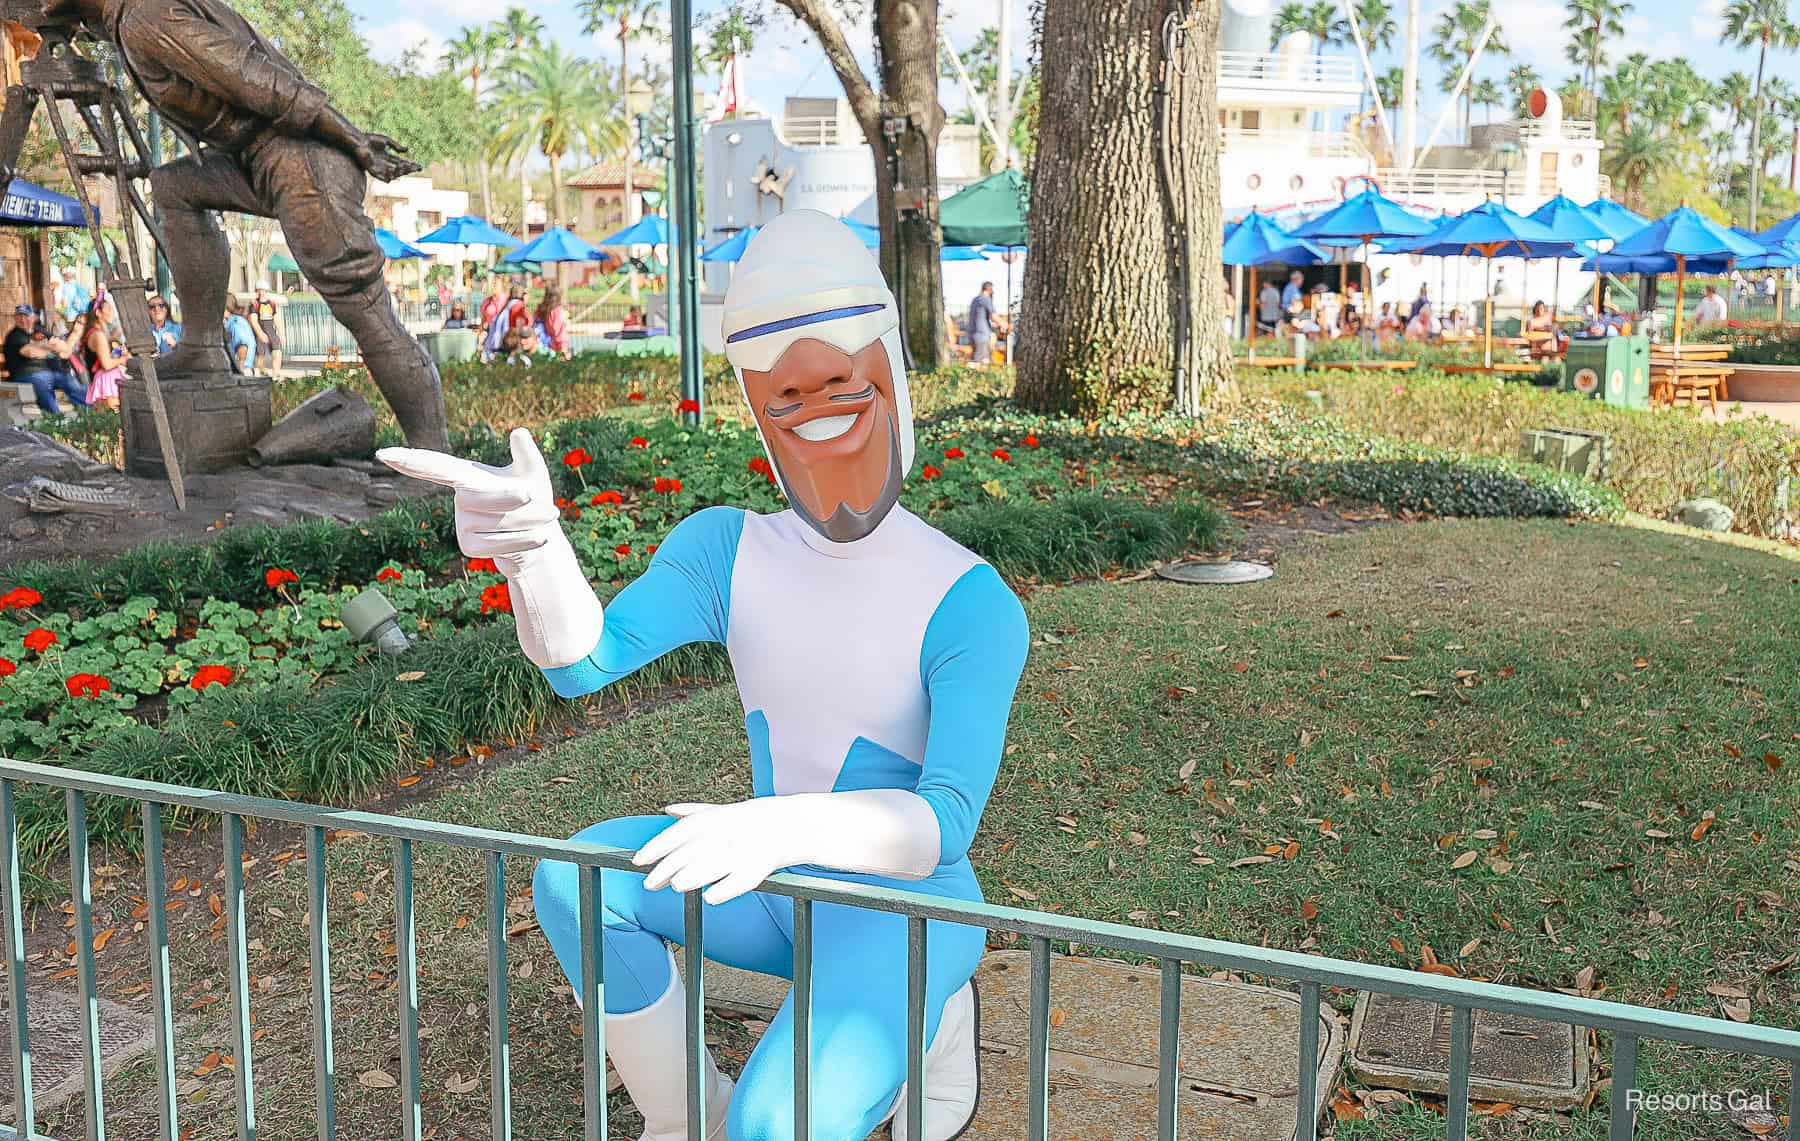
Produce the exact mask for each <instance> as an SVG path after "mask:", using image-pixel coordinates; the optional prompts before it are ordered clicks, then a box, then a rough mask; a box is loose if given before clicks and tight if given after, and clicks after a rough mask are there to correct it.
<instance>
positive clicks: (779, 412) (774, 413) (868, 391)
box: [763, 384, 875, 420]
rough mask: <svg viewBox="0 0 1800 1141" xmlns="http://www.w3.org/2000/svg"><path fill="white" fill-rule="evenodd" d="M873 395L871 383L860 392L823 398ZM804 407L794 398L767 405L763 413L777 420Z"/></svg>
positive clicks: (863, 397) (873, 390)
mask: <svg viewBox="0 0 1800 1141" xmlns="http://www.w3.org/2000/svg"><path fill="white" fill-rule="evenodd" d="M874 395H875V386H874V385H873V384H871V385H869V386H868V387H867V388H864V389H863V390H862V391H861V392H839V393H834V394H833V395H831V396H827V397H826V398H825V399H827V400H867V399H869V398H870V397H872V396H874ZM804 407H806V404H805V402H804V401H799V400H796V401H795V402H794V403H792V404H783V405H781V406H780V407H776V406H774V405H769V406H767V407H765V408H764V409H763V413H764V414H765V415H767V416H768V417H769V419H771V420H779V419H780V418H781V417H783V416H789V415H792V414H793V413H795V412H798V411H799V410H800V409H802V408H804Z"/></svg>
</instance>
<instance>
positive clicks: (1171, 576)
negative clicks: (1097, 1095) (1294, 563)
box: [1156, 559, 1275, 586]
mask: <svg viewBox="0 0 1800 1141" xmlns="http://www.w3.org/2000/svg"><path fill="white" fill-rule="evenodd" d="M1274 575H1275V568H1274V567H1272V566H1270V565H1269V564H1267V563H1252V562H1246V561H1244V560H1242V559H1227V560H1226V561H1224V562H1185V563H1165V564H1164V565H1162V566H1160V567H1157V568H1156V577H1158V578H1165V579H1168V580H1169V581H1170V582H1179V583H1186V584H1188V585H1190V586H1236V585H1238V584H1239V583H1245V582H1261V581H1262V580H1263V579H1265V578H1273V577H1274Z"/></svg>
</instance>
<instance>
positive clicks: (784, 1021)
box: [532, 816, 986, 1141]
mask: <svg viewBox="0 0 1800 1141" xmlns="http://www.w3.org/2000/svg"><path fill="white" fill-rule="evenodd" d="M674 822H675V821H674V818H673V817H669V816H629V817H623V818H621V819H618V820H608V821H605V822H603V823H600V824H596V825H594V826H593V827H591V828H587V829H584V830H583V831H581V832H579V833H577V834H576V836H575V839H576V840H580V841H583V842H586V843H590V844H610V845H613V846H615V847H620V848H629V849H632V850H636V849H637V848H641V847H642V846H643V845H644V844H645V843H647V842H648V841H649V840H650V839H651V838H652V837H653V836H655V835H656V834H657V833H659V832H661V831H662V830H663V829H664V828H667V827H668V826H669V825H670V824H673V823H674ZM815 874H819V873H815ZM830 876H831V878H833V879H843V880H851V881H854V882H857V883H870V884H881V885H885V886H890V887H901V888H909V889H912V890H915V891H924V892H929V893H931V894H933V895H943V896H950V897H953V898H958V899H979V898H980V889H979V888H978V887H977V885H976V882H975V874H974V871H973V869H971V868H970V867H969V864H968V862H967V861H966V860H964V861H961V862H959V863H957V864H954V865H951V866H950V867H948V868H940V869H939V870H938V872H937V873H936V874H935V875H933V876H932V877H931V878H930V879H928V880H925V881H923V882H916V883H915V882H903V881H900V880H892V879H886V878H883V877H880V876H859V875H849V874H845V873H830ZM578 880H579V876H578V875H577V871H576V868H575V865H573V864H564V863H553V862H549V861H545V862H543V863H540V864H538V866H537V874H536V876H535V877H534V880H533V887H532V897H533V899H534V901H535V903H536V906H537V917H538V925H539V926H540V927H542V928H543V931H544V934H545V936H546V937H548V938H549V940H550V946H551V948H552V949H554V950H555V952H556V957H557V960H558V961H559V962H561V964H562V969H563V974H564V975H566V976H567V977H568V979H569V982H570V984H571V985H573V986H574V987H575V988H576V990H577V991H578V992H579V990H580V987H581V982H580V979H581V958H580V957H581V902H580V896H579V895H578V887H577V884H578ZM600 890H601V912H602V914H601V926H602V941H603V943H604V945H605V948H604V954H605V964H606V979H605V986H604V997H605V1003H606V1010H607V1013H609V1014H629V1013H631V1012H632V1011H636V1010H642V1009H643V1008H644V1007H646V1006H649V1005H650V1004H651V1003H652V1002H654V1001H656V1000H657V999H658V998H661V997H662V996H663V994H664V993H665V992H666V991H667V990H668V986H669V960H668V955H667V953H666V952H665V950H664V943H665V941H667V942H672V943H680V942H681V941H682V937H683V933H684V930H685V926H684V917H683V913H682V897H681V895H680V894H679V893H678V892H676V891H674V890H673V889H670V888H664V889H663V890H661V891H645V890H644V880H643V876H641V875H638V874H634V873H631V872H615V871H606V872H603V873H601V885H600ZM705 918H706V957H707V958H708V959H712V960H715V961H717V962H721V963H724V964H726V965H728V966H733V967H739V968H742V969H744V970H749V971H759V972H762V973H764V974H770V975H777V976H780V977H781V978H792V977H793V971H794V957H793V950H794V945H793V935H794V924H793V904H792V901H791V900H789V899H788V898H786V897H785V896H778V895H767V894H764V893H762V892H752V893H750V894H748V895H743V896H739V897H738V898H737V899H734V900H732V901H731V902H729V903H726V904H723V905H721V906H717V907H714V906H712V905H710V904H709V905H707V906H706V909H705ZM928 926H929V930H928V934H927V943H926V947H927V952H928V953H927V961H926V975H925V991H926V998H927V1006H926V1013H925V1033H926V1040H927V1041H929V1040H930V1037H931V1035H933V1034H935V1033H936V1032H937V1024H938V1019H939V1017H940V1016H941V1015H942V1014H943V1011H944V1004H945V1002H947V1001H948V1000H949V998H950V996H951V995H953V994H955V993H956V992H957V991H958V990H960V989H962V986H963V984H964V983H966V982H968V981H969V979H970V978H971V977H973V975H974V974H975V968H976V966H977V965H979V963H980V962H981V955H982V952H983V950H985V948H986V933H985V932H983V931H982V930H981V929H980V928H976V927H963V926H959V925H955V924H948V923H938V922H932V923H931V924H929V925H928ZM813 945H814V953H813V1023H812V1026H813V1030H812V1034H813V1037H812V1043H813V1045H812V1055H813V1062H812V1090H813V1110H812V1112H813V1137H814V1138H815V1141H861V1138H863V1137H866V1136H868V1135H869V1133H870V1132H871V1131H873V1130H874V1129H875V1127H876V1126H877V1125H879V1124H880V1122H881V1119H882V1117H883V1116H884V1115H885V1114H886V1113H887V1111H888V1110H889V1109H890V1108H892V1106H893V1101H894V1094H895V1092H896V1091H897V1090H899V1088H900V1086H901V1084H902V1083H903V1082H904V1081H905V1080H906V920H905V918H904V917H903V916H899V915H892V914H887V913H884V912H877V911H867V910H864V909H862V908H855V907H844V906H839V905H835V904H826V903H820V904H815V905H814V906H813ZM793 1059H794V1038H793V1000H792V998H791V997H790V998H789V999H788V1000H786V1001H784V1002H783V1003H782V1004H781V1010H780V1011H779V1012H778V1013H777V1014H776V1015H775V1019H774V1021H773V1022H771V1023H770V1024H769V1029H768V1031H767V1032H766V1033H765V1034H764V1035H763V1038H762V1041H761V1042H760V1043H759V1044H758V1045H757V1047H756V1049H755V1051H754V1052H752V1053H751V1055H750V1061H749V1062H748V1063H747V1064H746V1065H745V1067H744V1073H743V1076H742V1077H741V1078H740V1079H739V1080H738V1085H737V1091H736V1092H735V1093H734V1094H733V1095H732V1099H731V1115H730V1118H729V1121H728V1124H727V1127H726V1128H727V1133H728V1135H729V1138H730V1141H792V1138H793V1136H794V1123H793V1114H794V1084H793V1080H794V1075H793V1068H794V1067H793Z"/></svg>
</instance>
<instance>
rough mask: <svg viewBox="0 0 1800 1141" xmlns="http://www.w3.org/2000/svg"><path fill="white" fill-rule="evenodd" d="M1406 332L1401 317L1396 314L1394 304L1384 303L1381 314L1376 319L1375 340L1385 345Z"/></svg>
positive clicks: (1390, 302)
mask: <svg viewBox="0 0 1800 1141" xmlns="http://www.w3.org/2000/svg"><path fill="white" fill-rule="evenodd" d="M1404 331H1405V325H1404V324H1403V323H1402V322H1401V320H1400V315H1399V314H1398V313H1396V312H1394V303H1393V302H1392V301H1383V302H1382V303H1381V312H1380V313H1378V314H1377V315H1376V317H1375V339H1376V340H1377V341H1381V342H1384V343H1385V342H1387V341H1391V340H1393V339H1394V338H1395V337H1398V336H1399V335H1400V334H1401V333H1402V332H1404Z"/></svg>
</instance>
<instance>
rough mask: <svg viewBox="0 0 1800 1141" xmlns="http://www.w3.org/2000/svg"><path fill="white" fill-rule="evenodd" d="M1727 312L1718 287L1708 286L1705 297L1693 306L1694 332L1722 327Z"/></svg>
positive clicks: (1723, 297) (1722, 295) (1723, 296)
mask: <svg viewBox="0 0 1800 1141" xmlns="http://www.w3.org/2000/svg"><path fill="white" fill-rule="evenodd" d="M1733 272H1735V271H1733ZM1728 312H1729V311H1728V310H1727V308H1726V306H1725V295H1724V294H1722V293H1720V292H1719V288H1718V286H1716V285H1712V284H1708V285H1707V287H1706V293H1705V295H1703V296H1702V297H1701V298H1700V304H1698V305H1696V306H1694V329H1695V331H1696V332H1698V331H1699V330H1701V329H1705V328H1709V327H1711V326H1713V325H1723V324H1724V323H1725V320H1726V317H1727V315H1728Z"/></svg>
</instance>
